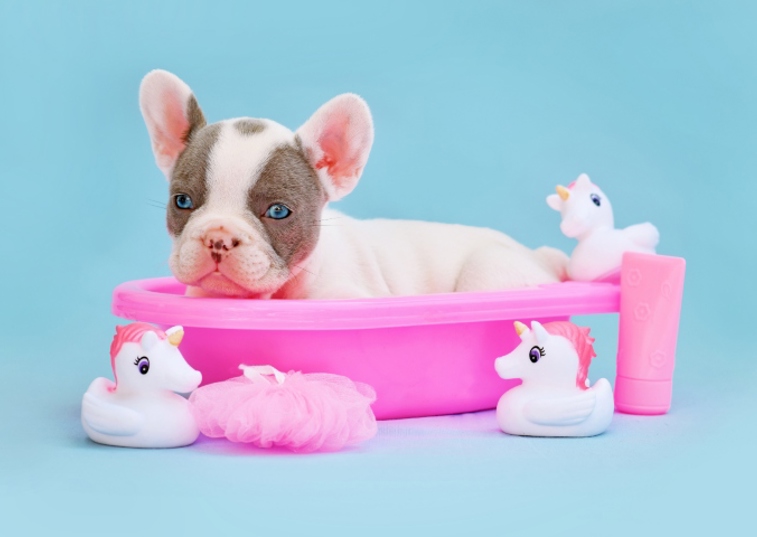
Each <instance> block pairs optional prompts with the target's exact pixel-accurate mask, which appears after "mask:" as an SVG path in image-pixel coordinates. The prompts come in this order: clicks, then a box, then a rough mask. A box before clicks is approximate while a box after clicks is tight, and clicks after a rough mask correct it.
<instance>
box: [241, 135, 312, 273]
mask: <svg viewBox="0 0 757 537" xmlns="http://www.w3.org/2000/svg"><path fill="white" fill-rule="evenodd" d="M274 203H282V204H284V205H286V206H287V207H289V209H290V210H291V211H292V213H291V214H290V215H289V216H288V217H287V218H284V219H281V220H274V219H272V218H267V217H265V213H266V211H267V210H268V208H269V207H270V206H271V205H272V204H274ZM325 204H326V191H325V190H324V188H323V185H321V182H320V180H319V179H318V175H317V174H316V172H315V170H314V169H313V167H312V166H311V165H310V163H309V162H308V160H307V159H306V158H305V155H304V154H303V153H302V150H301V149H300V148H299V147H295V146H291V145H285V146H281V147H278V148H277V149H275V150H274V151H273V152H272V153H271V156H270V157H269V158H268V161H267V162H266V164H265V166H264V167H263V171H262V172H261V173H260V177H259V178H258V181H257V182H256V183H255V185H254V186H253V187H252V188H251V189H250V193H249V197H248V207H249V209H250V211H251V212H252V214H253V215H254V216H255V217H257V218H259V219H260V221H261V222H262V224H263V227H264V228H265V232H266V234H267V235H268V238H269V241H270V243H271V246H272V247H273V249H274V250H275V251H276V253H277V254H278V255H279V257H281V259H282V260H284V262H285V263H286V264H287V265H288V266H290V267H291V266H293V265H296V264H297V263H299V262H301V261H302V260H303V259H305V258H306V257H307V256H308V255H310V253H311V252H312V251H313V249H314V248H315V245H316V243H317V242H318V237H319V235H320V216H321V210H322V209H323V206H324V205H325Z"/></svg>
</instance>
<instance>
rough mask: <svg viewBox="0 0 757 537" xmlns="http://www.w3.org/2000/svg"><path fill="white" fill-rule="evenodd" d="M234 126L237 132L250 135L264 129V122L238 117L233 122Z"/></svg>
mask: <svg viewBox="0 0 757 537" xmlns="http://www.w3.org/2000/svg"><path fill="white" fill-rule="evenodd" d="M234 127H236V129H237V131H239V134H242V135H244V136H251V135H253V134H257V133H259V132H262V131H263V130H264V129H265V123H263V122H262V121H258V120H257V119H240V120H239V121H236V122H235V123H234Z"/></svg>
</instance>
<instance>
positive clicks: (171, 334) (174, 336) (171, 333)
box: [166, 326, 184, 347]
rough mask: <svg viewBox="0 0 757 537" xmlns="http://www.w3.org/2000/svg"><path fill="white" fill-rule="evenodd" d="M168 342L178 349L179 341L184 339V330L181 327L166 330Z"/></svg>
mask: <svg viewBox="0 0 757 537" xmlns="http://www.w3.org/2000/svg"><path fill="white" fill-rule="evenodd" d="M166 335H167V336H168V342H169V343H170V344H171V345H173V346H174V347H178V346H179V344H180V343H181V340H182V339H184V329H183V328H182V327H181V326H174V327H173V328H169V329H168V330H166Z"/></svg>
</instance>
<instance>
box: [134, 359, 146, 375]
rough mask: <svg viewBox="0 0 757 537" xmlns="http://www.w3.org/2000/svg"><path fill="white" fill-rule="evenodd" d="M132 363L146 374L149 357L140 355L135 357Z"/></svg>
mask: <svg viewBox="0 0 757 537" xmlns="http://www.w3.org/2000/svg"><path fill="white" fill-rule="evenodd" d="M134 365H136V366H137V369H139V372H140V373H142V374H143V375H146V374H147V372H148V371H149V370H150V359H149V358H148V357H147V356H142V357H141V358H137V359H136V360H135V361H134Z"/></svg>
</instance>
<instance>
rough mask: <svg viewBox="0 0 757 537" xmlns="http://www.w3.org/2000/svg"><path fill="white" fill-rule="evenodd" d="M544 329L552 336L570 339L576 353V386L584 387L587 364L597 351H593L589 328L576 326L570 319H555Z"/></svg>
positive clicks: (587, 371) (592, 339) (587, 372)
mask: <svg viewBox="0 0 757 537" xmlns="http://www.w3.org/2000/svg"><path fill="white" fill-rule="evenodd" d="M544 329H545V330H546V331H547V333H548V334H551V335H553V336H562V337H564V338H565V339H567V340H568V341H570V343H571V345H573V348H574V349H576V352H577V353H578V373H576V386H578V387H579V388H580V389H581V390H585V389H586V376H587V375H588V374H589V364H591V359H592V358H594V357H595V356H596V355H597V353H595V352H594V347H593V343H594V338H593V337H591V336H590V335H589V329H588V328H586V327H583V326H577V325H575V324H573V323H571V322H570V321H555V322H552V323H546V324H545V325H544Z"/></svg>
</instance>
